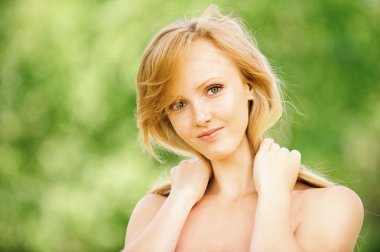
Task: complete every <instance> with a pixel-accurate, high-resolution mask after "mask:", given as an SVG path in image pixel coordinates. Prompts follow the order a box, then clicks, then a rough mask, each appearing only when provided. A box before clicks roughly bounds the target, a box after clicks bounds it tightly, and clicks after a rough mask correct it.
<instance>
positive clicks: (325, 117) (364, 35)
mask: <svg viewBox="0 0 380 252" xmlns="http://www.w3.org/2000/svg"><path fill="white" fill-rule="evenodd" d="M209 3H210V2H205V1H191V2H190V1H158V0H154V1H139V2H136V1H128V0H127V1H121V0H115V1H85V0H82V1H73V0H72V1H28V0H25V1H2V2H0V15H1V19H0V201H1V202H2V204H1V205H0V230H1V232H0V251H116V250H119V249H121V248H122V246H123V239H124V233H125V228H126V226H127V223H128V219H129V217H130V214H131V212H132V210H133V207H134V205H135V204H136V202H137V200H138V199H139V198H141V197H142V196H143V195H144V193H145V192H146V191H147V190H148V189H149V188H150V187H151V185H152V184H153V183H154V182H155V181H156V180H157V178H159V177H160V175H161V174H162V173H163V172H164V171H165V168H164V167H161V166H159V165H158V164H157V163H155V162H153V161H152V160H151V159H149V158H147V154H145V153H143V152H142V150H141V148H140V147H139V143H138V138H137V134H138V131H137V128H136V122H135V118H134V116H135V86H134V79H135V74H136V71H137V67H138V64H139V59H140V56H141V54H142V52H143V49H144V48H145V46H146V44H147V43H148V42H149V40H150V38H151V37H152V36H153V35H154V34H155V33H156V32H157V31H158V30H159V29H160V28H161V27H162V26H164V25H166V24H167V23H168V22H170V21H172V20H174V19H177V18H182V17H184V16H186V15H187V16H189V15H192V14H193V13H199V12H200V11H201V10H202V9H204V8H205V7H206V6H207V5H208V4H209ZM217 3H218V4H219V6H220V7H221V8H222V9H226V10H233V11H234V12H236V13H237V14H238V15H240V16H241V17H242V18H243V20H245V21H246V23H247V25H248V27H249V28H250V29H251V30H252V32H253V34H254V35H255V37H256V39H257V41H258V43H259V45H260V48H261V50H262V51H263V52H264V54H265V55H267V56H268V58H269V59H270V61H271V62H272V64H273V66H274V69H275V71H276V72H277V73H278V74H279V76H280V78H281V79H282V80H283V85H284V91H285V95H286V97H287V99H288V100H290V101H291V102H292V103H294V104H295V105H296V106H297V107H298V108H299V109H300V110H301V112H302V113H304V114H305V115H306V116H305V117H302V116H300V115H299V114H298V113H295V111H294V110H293V109H292V108H290V112H289V117H288V118H287V121H286V123H287V126H286V127H285V128H284V131H283V132H284V133H283V134H280V135H279V139H278V140H279V141H280V142H281V143H283V144H284V145H287V146H290V147H291V148H296V149H299V150H300V151H301V152H302V154H303V161H304V163H306V164H308V165H309V166H311V167H313V168H314V169H315V170H317V171H322V172H325V173H326V174H328V175H330V176H331V178H333V179H336V180H338V181H341V182H342V184H344V185H347V186H349V187H350V188H352V189H354V190H355V191H356V192H357V193H358V194H359V195H360V196H361V198H362V200H363V203H364V206H365V209H366V216H365V224H364V228H363V232H362V234H361V238H360V240H359V242H358V244H359V248H360V249H361V250H362V251H379V249H380V243H379V241H378V239H376V238H377V237H379V235H380V233H379V224H380V223H379V222H380V220H379V217H378V216H379V214H380V205H379V201H378V198H379V197H380V187H379V186H378V181H379V178H380V176H379V168H380V156H379V155H378V153H379V150H380V141H379V135H380V88H379V87H380V85H379V84H380V83H379V80H380V62H379V60H378V59H379V57H380V52H379V44H380V26H379V25H378V24H379V23H380V3H379V1H376V0H374V1H370V0H368V1H338V0H333V1H331V0H318V1H290V0H286V1H238V3H236V2H235V1H219V2H217ZM275 133H276V131H275ZM168 159H169V163H175V162H176V160H177V159H176V158H175V157H173V156H170V155H168ZM165 167H166V168H168V167H170V165H169V164H167V165H166V166H165ZM358 251H359V249H358Z"/></svg>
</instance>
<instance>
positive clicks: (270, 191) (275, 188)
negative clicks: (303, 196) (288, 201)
mask: <svg viewBox="0 0 380 252" xmlns="http://www.w3.org/2000/svg"><path fill="white" fill-rule="evenodd" d="M291 191H292V190H291V189H289V188H288V187H287V186H284V185H280V184H275V185H273V184H272V185H269V186H260V187H259V188H258V190H257V193H258V195H259V196H260V195H261V196H262V195H285V194H290V193H291Z"/></svg>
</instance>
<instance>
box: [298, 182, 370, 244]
mask: <svg viewBox="0 0 380 252" xmlns="http://www.w3.org/2000/svg"><path fill="white" fill-rule="evenodd" d="M302 194H304V195H303V204H304V208H303V214H302V220H301V224H300V225H299V227H298V228H297V230H296V233H295V234H296V238H297V240H298V241H299V242H300V244H302V245H303V247H304V248H305V249H306V248H308V249H309V250H310V251H321V250H323V251H352V250H353V248H354V246H355V242H356V239H357V238H358V235H359V233H360V229H361V226H362V223H363V218H364V208H363V203H362V201H361V199H360V197H359V196H358V195H357V194H356V193H355V192H354V191H353V190H351V189H349V188H347V187H344V186H332V187H327V188H308V189H307V190H303V191H302ZM342 230H344V232H342ZM315 238H318V239H315ZM317 248H318V249H319V250H318V249H317Z"/></svg>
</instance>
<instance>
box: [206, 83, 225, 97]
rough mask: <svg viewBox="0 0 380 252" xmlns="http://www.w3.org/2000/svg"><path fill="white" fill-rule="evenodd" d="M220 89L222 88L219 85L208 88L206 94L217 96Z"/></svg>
mask: <svg viewBox="0 0 380 252" xmlns="http://www.w3.org/2000/svg"><path fill="white" fill-rule="evenodd" d="M221 89H222V86H221V85H216V86H212V87H210V88H209V89H208V90H207V94H209V95H214V94H217V93H219V92H220V90H221ZM210 92H211V93H210Z"/></svg>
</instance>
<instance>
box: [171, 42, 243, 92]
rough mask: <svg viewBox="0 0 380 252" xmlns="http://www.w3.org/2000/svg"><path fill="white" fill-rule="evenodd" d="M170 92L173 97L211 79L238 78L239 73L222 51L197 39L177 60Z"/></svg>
mask: <svg viewBox="0 0 380 252" xmlns="http://www.w3.org/2000/svg"><path fill="white" fill-rule="evenodd" d="M178 61H179V62H178V66H177V67H178V68H177V71H176V75H175V78H174V82H173V84H174V85H173V86H172V88H171V91H173V92H172V94H173V95H176V94H178V93H182V92H184V91H186V90H189V89H194V88H196V87H198V86H199V85H200V84H202V83H203V82H205V81H207V80H208V79H211V78H218V79H220V78H223V79H229V78H240V71H239V69H238V68H237V66H236V64H235V62H233V61H232V60H231V59H230V58H229V57H228V56H227V55H226V54H225V53H224V52H223V51H222V50H220V49H219V48H218V47H216V46H215V45H214V44H212V43H211V42H209V41H207V40H205V39H197V40H195V41H194V42H192V43H191V45H190V47H189V49H188V50H187V51H186V52H185V53H184V54H183V56H182V57H181V58H180V59H179V60H178Z"/></svg>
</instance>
